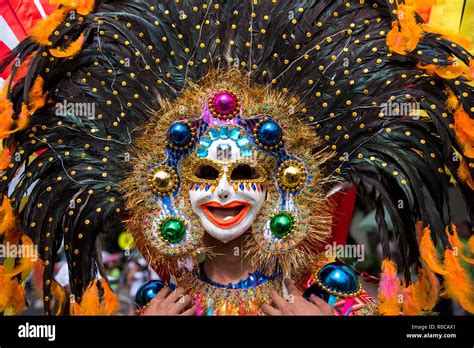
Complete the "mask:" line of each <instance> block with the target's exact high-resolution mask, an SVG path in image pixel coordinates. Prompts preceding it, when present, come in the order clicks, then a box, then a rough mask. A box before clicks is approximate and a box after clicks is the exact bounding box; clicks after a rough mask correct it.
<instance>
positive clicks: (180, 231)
mask: <svg viewBox="0 0 474 348" xmlns="http://www.w3.org/2000/svg"><path fill="white" fill-rule="evenodd" d="M185 234H186V226H185V225H184V223H183V221H181V220H180V219H176V218H169V219H167V220H165V221H163V223H162V224H161V237H163V239H164V240H166V241H167V242H170V243H173V244H176V243H179V242H181V241H182V240H183V239H184V236H185Z"/></svg>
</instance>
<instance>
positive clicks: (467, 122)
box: [454, 106, 474, 158]
mask: <svg viewBox="0 0 474 348" xmlns="http://www.w3.org/2000/svg"><path fill="white" fill-rule="evenodd" d="M454 131H455V133H456V138H457V140H458V142H459V144H460V145H461V147H462V149H463V151H464V154H465V155H466V156H467V157H470V158H472V157H474V120H473V119H472V118H471V117H469V115H468V113H467V112H466V111H464V108H463V107H462V106H460V107H459V108H458V109H457V110H456V111H455V112H454Z"/></svg>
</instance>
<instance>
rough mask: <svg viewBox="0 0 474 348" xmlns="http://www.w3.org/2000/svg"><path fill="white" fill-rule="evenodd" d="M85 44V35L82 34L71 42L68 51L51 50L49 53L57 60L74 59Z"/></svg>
mask: <svg viewBox="0 0 474 348" xmlns="http://www.w3.org/2000/svg"><path fill="white" fill-rule="evenodd" d="M83 43H84V33H82V34H81V35H80V36H79V37H78V38H77V40H74V41H73V42H71V44H70V45H69V46H68V47H67V48H66V49H64V50H63V49H53V48H52V49H50V50H49V53H51V55H52V56H54V57H57V58H73V57H75V56H76V55H77V54H78V53H79V52H81V49H82V44H83Z"/></svg>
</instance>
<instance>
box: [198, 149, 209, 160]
mask: <svg viewBox="0 0 474 348" xmlns="http://www.w3.org/2000/svg"><path fill="white" fill-rule="evenodd" d="M196 155H197V156H198V157H199V158H206V157H207V155H208V151H207V149H204V148H202V147H201V148H199V149H197V151H196Z"/></svg>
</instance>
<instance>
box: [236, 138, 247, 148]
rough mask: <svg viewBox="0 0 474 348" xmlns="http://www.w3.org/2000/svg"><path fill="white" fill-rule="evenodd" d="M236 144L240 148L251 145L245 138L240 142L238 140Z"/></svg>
mask: <svg viewBox="0 0 474 348" xmlns="http://www.w3.org/2000/svg"><path fill="white" fill-rule="evenodd" d="M236 143H237V146H238V147H245V146H247V145H248V144H250V140H249V139H248V138H246V137H244V138H240V139H239V140H237V142H236Z"/></svg>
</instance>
